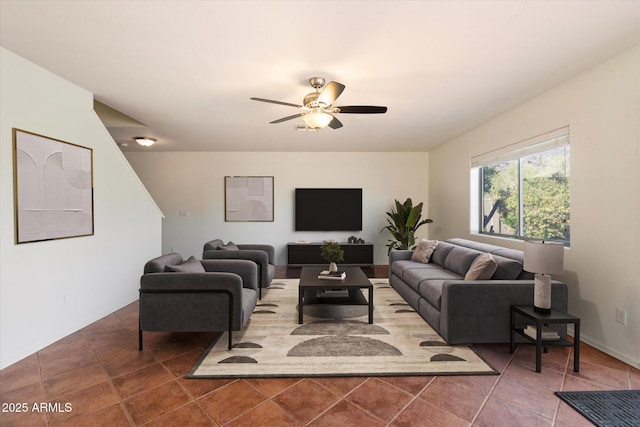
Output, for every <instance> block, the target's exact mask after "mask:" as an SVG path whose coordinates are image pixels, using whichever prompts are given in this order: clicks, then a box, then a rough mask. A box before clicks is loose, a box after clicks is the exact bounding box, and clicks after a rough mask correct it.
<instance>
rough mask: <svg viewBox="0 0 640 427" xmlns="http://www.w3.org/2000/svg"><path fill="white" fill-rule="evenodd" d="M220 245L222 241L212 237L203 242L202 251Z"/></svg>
mask: <svg viewBox="0 0 640 427" xmlns="http://www.w3.org/2000/svg"><path fill="white" fill-rule="evenodd" d="M220 246H224V242H223V241H222V240H220V239H214V240H210V241H208V242H207V243H205V244H204V249H203V252H204V251H214V250H216V249H218V247H220Z"/></svg>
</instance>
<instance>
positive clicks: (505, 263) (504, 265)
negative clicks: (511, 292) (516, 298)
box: [492, 254, 522, 280]
mask: <svg viewBox="0 0 640 427" xmlns="http://www.w3.org/2000/svg"><path fill="white" fill-rule="evenodd" d="M493 259H494V260H496V264H497V268H496V272H495V273H493V277H492V279H493V280H516V279H518V278H519V276H520V273H522V262H520V261H517V260H515V259H511V258H505V257H503V256H500V255H496V254H493Z"/></svg>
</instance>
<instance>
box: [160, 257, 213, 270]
mask: <svg viewBox="0 0 640 427" xmlns="http://www.w3.org/2000/svg"><path fill="white" fill-rule="evenodd" d="M164 271H165V272H170V273H204V272H205V270H204V267H203V266H202V263H201V262H200V261H198V260H197V259H196V257H194V256H191V257H189V259H188V260H186V261H185V262H183V263H182V264H177V265H165V266H164Z"/></svg>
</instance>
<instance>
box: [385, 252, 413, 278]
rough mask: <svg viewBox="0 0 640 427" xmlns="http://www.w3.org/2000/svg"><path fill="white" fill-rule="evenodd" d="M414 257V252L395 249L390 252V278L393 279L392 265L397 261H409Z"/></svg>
mask: <svg viewBox="0 0 640 427" xmlns="http://www.w3.org/2000/svg"><path fill="white" fill-rule="evenodd" d="M412 255H413V251H412V250H407V249H393V250H392V251H391V252H389V278H391V264H393V263H394V262H396V261H408V260H410V259H411V256H412Z"/></svg>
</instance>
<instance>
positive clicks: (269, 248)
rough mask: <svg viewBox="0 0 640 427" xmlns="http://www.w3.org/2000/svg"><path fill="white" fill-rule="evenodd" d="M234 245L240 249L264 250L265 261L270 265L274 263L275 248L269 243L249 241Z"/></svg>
mask: <svg viewBox="0 0 640 427" xmlns="http://www.w3.org/2000/svg"><path fill="white" fill-rule="evenodd" d="M236 246H238V248H239V249H240V250H256V251H263V252H266V253H267V263H268V264H272V265H275V263H276V250H275V248H274V247H273V246H271V245H264V244H256V243H251V244H239V245H236Z"/></svg>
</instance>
